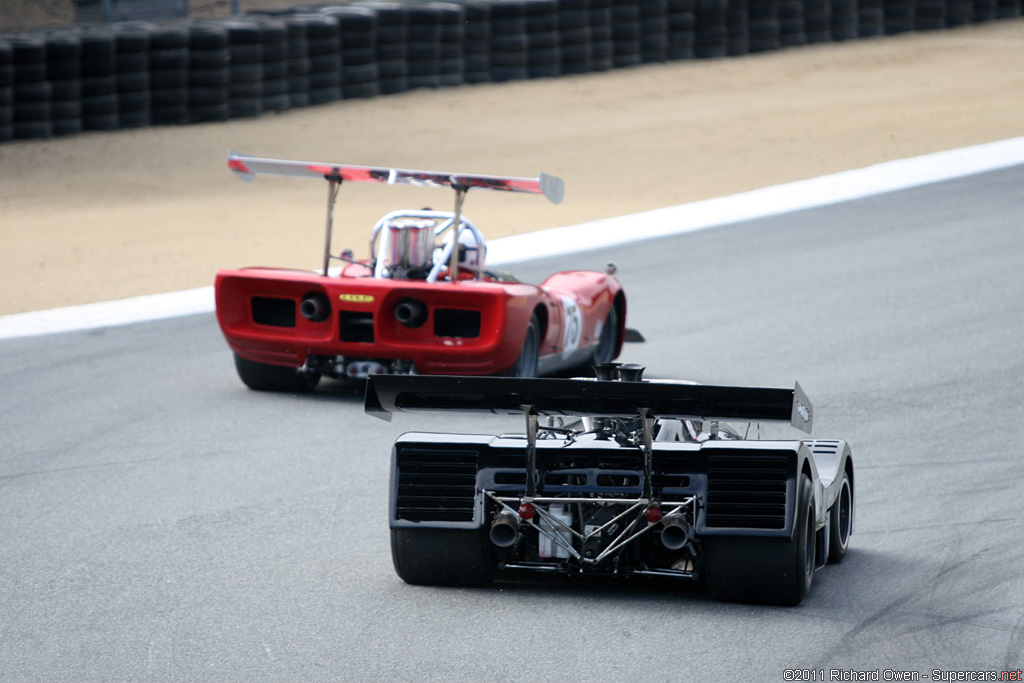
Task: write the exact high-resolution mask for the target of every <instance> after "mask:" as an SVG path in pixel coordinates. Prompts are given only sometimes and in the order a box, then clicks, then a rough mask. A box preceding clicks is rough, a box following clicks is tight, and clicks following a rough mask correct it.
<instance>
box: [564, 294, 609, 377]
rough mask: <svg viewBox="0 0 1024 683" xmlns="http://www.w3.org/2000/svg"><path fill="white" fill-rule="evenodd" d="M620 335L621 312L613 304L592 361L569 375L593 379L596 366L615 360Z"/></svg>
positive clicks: (575, 368)
mask: <svg viewBox="0 0 1024 683" xmlns="http://www.w3.org/2000/svg"><path fill="white" fill-rule="evenodd" d="M619 334H620V330H619V310H618V309H617V308H616V307H615V304H614V303H612V305H611V306H610V307H609V308H608V315H607V316H606V317H605V319H604V325H602V326H601V336H600V337H599V338H598V340H597V346H595V347H594V353H593V355H592V356H591V357H590V360H588V361H586V362H585V363H580V364H579V365H577V366H575V367H574V368H572V370H570V371H569V375H570V376H572V377H593V376H594V366H595V365H604V364H605V363H611V362H612V361H613V360H615V356H616V353H615V352H616V351H617V350H618V348H619Z"/></svg>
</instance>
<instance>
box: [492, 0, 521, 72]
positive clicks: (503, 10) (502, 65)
mask: <svg viewBox="0 0 1024 683" xmlns="http://www.w3.org/2000/svg"><path fill="white" fill-rule="evenodd" d="M490 28H491V80H492V81H494V82H495V83H504V82H505V81H518V80H523V79H525V78H527V76H528V71H527V63H528V61H529V54H528V53H529V41H528V40H527V37H526V6H525V5H524V4H523V3H522V2H520V1H519V0H514V1H513V2H497V3H494V4H493V5H492V6H491V26H490Z"/></svg>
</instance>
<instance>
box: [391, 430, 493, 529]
mask: <svg viewBox="0 0 1024 683" xmlns="http://www.w3.org/2000/svg"><path fill="white" fill-rule="evenodd" d="M395 457H396V465H397V470H398V491H397V500H396V505H395V515H396V517H397V518H398V519H404V520H407V521H410V522H426V521H431V522H471V521H473V511H474V509H475V505H476V473H477V469H478V468H479V466H480V453H479V451H477V450H476V449H466V450H456V449H452V448H451V447H445V448H429V447H422V446H416V447H410V446H399V447H398V452H397V454H396V456H395Z"/></svg>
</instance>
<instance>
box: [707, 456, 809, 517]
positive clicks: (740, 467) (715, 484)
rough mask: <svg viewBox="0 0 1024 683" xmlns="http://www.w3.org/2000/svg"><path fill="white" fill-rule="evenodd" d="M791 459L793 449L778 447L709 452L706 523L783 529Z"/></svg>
mask: <svg viewBox="0 0 1024 683" xmlns="http://www.w3.org/2000/svg"><path fill="white" fill-rule="evenodd" d="M791 461H792V453H780V452H777V451H758V452H753V453H752V452H742V451H736V452H730V451H721V452H718V453H714V454H710V455H709V456H708V460H707V476H708V492H707V496H708V499H707V516H706V522H705V523H706V525H707V526H708V527H714V528H739V529H784V528H785V527H786V483H787V480H788V478H789V476H790V462H791Z"/></svg>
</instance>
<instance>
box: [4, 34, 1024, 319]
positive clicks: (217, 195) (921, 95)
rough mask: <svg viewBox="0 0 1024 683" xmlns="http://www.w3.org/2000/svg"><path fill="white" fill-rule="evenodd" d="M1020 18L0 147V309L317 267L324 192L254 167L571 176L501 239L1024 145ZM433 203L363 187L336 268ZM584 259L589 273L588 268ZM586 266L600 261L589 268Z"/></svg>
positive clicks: (499, 212)
mask: <svg viewBox="0 0 1024 683" xmlns="http://www.w3.org/2000/svg"><path fill="white" fill-rule="evenodd" d="M1022 64H1024V19H1012V20H1003V21H999V22H994V23H991V24H986V25H979V26H972V27H968V28H961V29H955V30H950V31H939V32H933V33H918V34H905V35H902V36H895V37H886V38H878V39H868V40H861V41H855V42H850V43H839V44H831V45H819V46H809V47H803V48H797V49H789V50H783V51H779V52H775V53H766V54H761V55H756V56H749V57H740V58H730V59H723V60H702V61H687V62H674V63H669V64H662V65H651V66H644V67H636V68H629V69H623V70H617V71H612V72H608V73H601V74H588V75H584V76H576V77H565V78H558V79H546V80H535V81H525V82H518V83H506V84H501V85H492V84H487V85H474V86H464V87H460V88H450V89H441V90H432V91H427V90H418V91H413V92H409V93H404V94H400V95H391V96H387V97H379V98H375V99H370V100H350V101H342V102H337V103H333V104H329V105H323V106H318V107H310V108H306V109H298V110H294V111H289V112H285V113H282V114H278V115H274V114H264V115H263V116H261V117H259V118H255V119H245V120H233V121H230V122H227V123H214V124H204V125H196V126H183V127H154V128H147V129H138V130H126V131H118V132H115V133H85V134H82V135H77V136H74V137H69V138H59V139H50V140H39V141H16V142H11V143H5V144H2V145H0V238H2V240H3V249H2V250H0V292H2V297H0V314H7V313H16V312H22V311H30V310H42V309H49V308H55V307H60V306H68V305H72V304H80V303H87V302H94V301H105V300H111V299H119V298H124V297H129V296H135V295H141V294H151V293H158V292H166V291H173V290H178V289H187V288H192V287H200V286H204V285H208V284H211V283H212V281H213V277H214V273H215V272H216V270H217V269H218V268H234V267H240V266H247V265H273V266H289V267H300V268H316V267H318V266H319V265H320V263H321V258H322V248H323V221H324V208H325V204H326V184H325V183H321V182H314V181H309V180H301V179H292V178H268V177H261V178H259V179H258V180H257V181H256V182H255V183H253V184H245V183H241V182H239V181H238V180H237V179H235V178H234V175H233V174H232V173H230V172H229V171H228V169H227V166H226V161H225V158H226V155H227V152H228V150H229V149H236V150H238V151H241V152H244V153H246V154H251V155H254V156H262V157H279V158H287V159H300V160H306V161H328V162H338V163H349V164H362V165H372V166H394V167H403V168H417V169H428V170H438V171H460V172H469V173H485V174H495V175H519V176H535V175H536V174H537V173H538V172H539V171H544V172H547V173H550V174H554V175H558V176H561V177H562V178H564V179H565V182H566V198H565V201H564V202H563V203H562V204H561V205H558V206H554V205H551V204H549V203H547V202H546V201H544V200H543V199H541V198H539V197H534V196H529V195H519V194H515V195H512V194H506V193H497V192H485V191H482V190H480V191H476V192H471V193H470V194H469V195H468V198H467V200H466V206H465V213H466V215H468V216H470V217H471V218H472V219H473V220H474V222H475V223H476V224H477V226H478V227H480V228H481V229H482V230H483V232H484V234H485V235H487V236H488V237H490V238H495V237H500V236H504V235H511V234H515V233H522V232H528V231H532V230H538V229H543V228H550V227H555V226H561V225H572V224H575V223H579V222H583V221H587V220H593V219H598V218H606V217H610V216H618V215H624V214H629V213H634V212H638V211H645V210H649V209H655V208H660V207H664V206H671V205H675V204H682V203H686V202H690V201H694V200H699V199H707V198H711V197H718V196H724V195H729V194H733V193H736V192H741V191H745V190H751V189H756V188H760V187H767V186H771V185H776V184H779V183H784V182H789V181H794V180H800V179H805V178H811V177H815V176H819V175H823V174H828V173H834V172H838V171H842V170H848V169H853V168H861V167H865V166H870V165H872V164H875V163H879V162H883V161H887V160H892V159H899V158H905V157H912V156H917V155H920V154H926V153H929V152H937V151H941V150H946V149H954V148H957V147H964V146H968V145H973V144H979V143H983V142H990V141H995V140H1002V139H1008V138H1014V137H1019V136H1024V115H1022V113H1024V112H1022V105H1024V69H1022V68H1021V66H1022ZM451 201H452V197H451V193H450V192H445V191H441V190H436V189H426V188H409V187H401V188H399V187H387V186H376V185H368V184H349V185H346V186H344V187H343V188H342V189H341V195H340V198H339V205H338V210H337V212H336V216H335V218H336V220H335V240H334V245H335V252H337V251H340V249H341V248H342V247H344V246H350V247H352V248H353V249H354V250H355V252H356V255H357V256H365V255H366V254H367V251H368V245H367V241H368V237H369V231H370V228H371V227H372V226H373V224H374V222H375V221H376V220H377V218H379V217H380V216H381V215H383V214H384V213H386V212H388V211H391V210H394V209H397V208H421V207H424V206H431V207H433V208H439V209H449V208H450V206H451ZM584 265H586V264H581V267H583V266H584ZM590 265H591V266H592V265H593V264H590Z"/></svg>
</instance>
